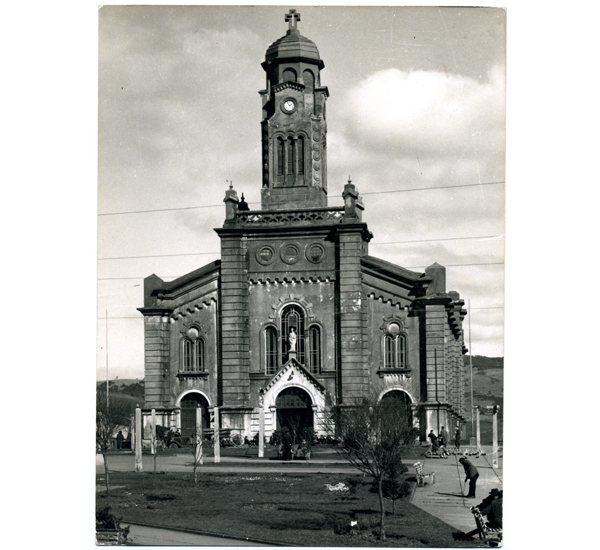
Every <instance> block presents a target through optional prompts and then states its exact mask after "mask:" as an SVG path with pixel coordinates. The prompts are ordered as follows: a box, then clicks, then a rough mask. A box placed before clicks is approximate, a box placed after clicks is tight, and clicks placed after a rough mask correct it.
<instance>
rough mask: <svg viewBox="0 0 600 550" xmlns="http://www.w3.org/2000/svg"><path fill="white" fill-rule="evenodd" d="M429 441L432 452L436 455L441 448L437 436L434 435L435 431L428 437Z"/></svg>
mask: <svg viewBox="0 0 600 550" xmlns="http://www.w3.org/2000/svg"><path fill="white" fill-rule="evenodd" d="M427 437H428V438H429V440H430V441H431V450H432V451H433V452H434V453H435V452H437V450H438V449H439V448H440V442H439V441H438V438H437V435H435V434H434V433H433V430H431V431H430V432H429V434H428V435H427Z"/></svg>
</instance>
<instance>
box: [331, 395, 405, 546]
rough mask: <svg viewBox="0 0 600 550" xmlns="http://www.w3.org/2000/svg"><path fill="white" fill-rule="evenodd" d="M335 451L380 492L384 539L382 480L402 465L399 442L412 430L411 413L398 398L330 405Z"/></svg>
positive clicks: (373, 398)
mask: <svg viewBox="0 0 600 550" xmlns="http://www.w3.org/2000/svg"><path fill="white" fill-rule="evenodd" d="M331 412H332V421H333V429H334V430H335V435H336V437H337V438H338V439H340V444H339V446H338V452H339V453H340V454H341V455H342V456H343V457H344V458H345V459H346V460H348V462H350V464H352V465H353V466H355V467H356V468H357V469H358V470H359V471H360V472H362V473H363V474H364V475H367V476H369V477H371V478H372V479H373V482H374V485H375V486H376V490H377V494H378V496H379V508H380V512H381V515H380V524H379V527H380V529H379V538H380V540H385V538H386V537H385V504H384V500H383V499H384V496H385V494H384V481H385V480H386V479H388V478H389V476H390V475H392V476H393V475H394V474H393V472H394V471H399V470H400V469H401V468H402V466H403V465H402V457H401V454H402V446H403V444H404V442H405V440H406V439H407V435H408V434H409V433H411V432H412V417H411V414H410V411H409V410H408V409H407V407H406V405H405V404H404V403H403V402H402V401H400V400H397V399H384V400H379V399H378V398H377V397H376V396H371V397H363V398H358V399H355V400H353V401H351V402H348V403H344V405H341V406H340V405H337V406H333V407H332V408H331Z"/></svg>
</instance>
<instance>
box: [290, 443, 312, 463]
mask: <svg viewBox="0 0 600 550" xmlns="http://www.w3.org/2000/svg"><path fill="white" fill-rule="evenodd" d="M310 454H311V453H310V447H301V446H300V445H294V446H293V447H292V460H293V459H299V458H304V459H305V460H307V461H308V460H310Z"/></svg>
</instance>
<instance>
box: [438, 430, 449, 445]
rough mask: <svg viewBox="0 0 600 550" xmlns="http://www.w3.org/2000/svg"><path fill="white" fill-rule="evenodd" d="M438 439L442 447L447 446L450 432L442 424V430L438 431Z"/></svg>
mask: <svg viewBox="0 0 600 550" xmlns="http://www.w3.org/2000/svg"><path fill="white" fill-rule="evenodd" d="M440 440H441V443H442V445H443V446H444V447H447V446H448V445H449V444H450V434H449V433H448V430H447V429H446V428H444V426H442V430H441V432H440Z"/></svg>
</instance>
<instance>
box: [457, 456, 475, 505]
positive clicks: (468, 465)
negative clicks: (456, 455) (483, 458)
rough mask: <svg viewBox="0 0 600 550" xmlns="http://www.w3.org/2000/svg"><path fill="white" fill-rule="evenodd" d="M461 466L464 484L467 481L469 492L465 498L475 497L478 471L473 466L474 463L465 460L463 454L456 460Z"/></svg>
mask: <svg viewBox="0 0 600 550" xmlns="http://www.w3.org/2000/svg"><path fill="white" fill-rule="evenodd" d="M458 461H459V462H460V463H461V464H462V466H463V468H464V469H465V484H466V483H467V481H468V482H469V494H468V495H467V496H466V498H475V492H476V488H477V478H478V477H479V471H478V470H477V468H475V466H474V464H473V463H472V462H470V461H469V460H467V459H466V458H465V457H464V456H463V457H462V458H460V459H459V460H458Z"/></svg>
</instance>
